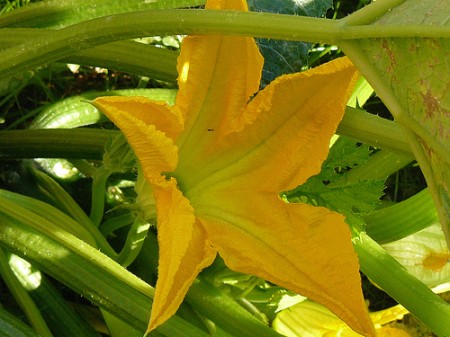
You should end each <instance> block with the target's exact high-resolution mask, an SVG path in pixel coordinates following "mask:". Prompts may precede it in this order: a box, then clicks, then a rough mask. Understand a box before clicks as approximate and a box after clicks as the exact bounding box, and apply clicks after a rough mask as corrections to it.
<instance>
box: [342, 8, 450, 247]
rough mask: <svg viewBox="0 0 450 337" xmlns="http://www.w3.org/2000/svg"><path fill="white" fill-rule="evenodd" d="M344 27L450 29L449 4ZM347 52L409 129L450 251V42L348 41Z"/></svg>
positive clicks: (395, 12)
mask: <svg viewBox="0 0 450 337" xmlns="http://www.w3.org/2000/svg"><path fill="white" fill-rule="evenodd" d="M355 19H356V20H355ZM344 21H346V22H347V23H348V24H349V25H348V26H349V27H347V28H350V26H351V25H354V24H361V23H364V24H370V26H371V28H377V29H379V30H380V31H381V30H386V29H392V28H396V29H398V30H399V31H400V29H401V28H402V27H405V26H406V25H411V24H415V25H418V26H419V25H420V26H427V27H428V26H429V27H430V29H431V27H433V28H445V27H449V25H450V21H449V20H448V3H447V2H446V1H436V0H425V1H422V0H410V1H407V2H403V3H401V4H400V5H398V6H396V7H393V8H391V9H390V10H387V8H386V11H385V12H384V13H379V15H378V17H376V18H374V17H369V18H367V17H364V16H361V15H359V16H355V17H354V18H351V17H348V19H347V20H344ZM400 36H401V35H400ZM431 36H433V35H431ZM341 46H342V48H343V50H344V51H345V53H346V54H347V55H349V57H350V58H351V59H352V60H353V62H354V63H355V65H356V66H357V67H358V68H359V70H360V71H361V72H362V74H363V75H364V76H365V77H366V79H367V80H368V81H369V83H370V84H371V85H372V86H373V88H374V89H375V91H376V92H377V94H378V95H379V96H380V97H381V99H382V100H383V101H384V103H385V104H386V106H387V107H388V108H389V110H390V111H391V113H392V115H393V116H394V117H395V119H396V121H397V122H398V123H399V124H400V125H401V126H402V127H403V128H404V131H405V134H406V136H407V138H408V140H409V142H410V145H411V148H412V150H413V152H414V154H415V156H416V158H417V161H418V162H419V164H420V166H421V169H422V172H423V173H424V175H425V178H426V180H427V183H428V185H429V188H430V192H431V193H432V195H433V199H434V201H435V203H436V208H437V210H438V213H439V217H440V220H441V224H442V228H443V231H444V233H445V234H446V239H447V244H448V245H449V246H450V223H449V219H450V196H449V189H450V133H449V132H448V130H449V128H450V96H449V95H448V93H449V91H450V80H449V77H448V62H447V59H448V55H449V53H450V40H449V39H448V38H432V37H428V38H416V37H396V38H393V37H377V38H366V39H358V40H353V41H342V43H341Z"/></svg>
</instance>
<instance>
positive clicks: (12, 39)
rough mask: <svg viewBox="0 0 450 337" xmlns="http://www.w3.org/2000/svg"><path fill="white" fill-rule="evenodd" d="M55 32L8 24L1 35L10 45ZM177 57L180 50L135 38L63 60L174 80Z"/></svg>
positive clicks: (1, 41)
mask: <svg viewBox="0 0 450 337" xmlns="http://www.w3.org/2000/svg"><path fill="white" fill-rule="evenodd" d="M54 32H55V31H54V30H50V29H38V28H22V29H11V28H4V29H3V30H2V35H1V37H0V46H1V48H2V49H6V48H7V47H13V46H17V45H20V44H22V43H26V42H27V41H30V40H34V39H37V38H43V37H45V36H47V35H48V34H52V33H54ZM177 57H178V53H177V52H176V51H171V50H168V49H164V48H159V47H156V46H152V45H147V44H144V43H139V42H134V41H118V42H112V43H108V44H105V45H103V46H99V47H95V48H92V49H88V50H82V51H79V52H78V53H74V54H73V55H70V56H68V57H66V58H63V59H61V60H59V61H60V62H64V63H73V64H83V65H91V66H96V67H102V68H107V69H115V70H119V71H124V72H129V73H132V74H136V75H142V76H148V77H152V78H157V79H159V80H163V81H169V82H174V81H175V80H176V78H177V76H178V74H177V70H176V63H177Z"/></svg>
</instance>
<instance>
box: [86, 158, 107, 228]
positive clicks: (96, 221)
mask: <svg viewBox="0 0 450 337" xmlns="http://www.w3.org/2000/svg"><path fill="white" fill-rule="evenodd" d="M110 174H111V170H110V169H109V168H107V167H105V166H104V165H103V166H101V167H99V168H98V170H97V171H96V172H95V173H94V175H93V176H92V200H91V214H90V216H89V217H90V219H91V221H92V224H93V225H94V226H95V227H98V226H99V225H100V223H101V221H102V218H103V213H104V209H105V190H106V182H107V181H108V178H109V176H110Z"/></svg>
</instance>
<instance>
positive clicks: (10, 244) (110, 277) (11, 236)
mask: <svg viewBox="0 0 450 337" xmlns="http://www.w3.org/2000/svg"><path fill="white" fill-rule="evenodd" d="M0 223H1V224H2V226H0V244H1V245H2V246H5V247H7V248H8V249H9V250H11V251H13V252H15V253H17V254H18V255H20V256H22V257H26V258H27V259H28V260H30V261H32V262H34V264H35V265H36V266H38V267H39V268H40V269H41V270H43V271H45V272H46V273H47V274H49V275H51V276H52V277H53V278H55V279H57V280H59V281H60V282H62V283H64V284H66V285H67V286H69V287H71V288H72V289H74V290H75V291H77V292H78V293H80V294H81V295H83V296H85V297H86V298H87V299H89V301H91V302H93V303H95V304H97V305H99V306H100V307H102V308H104V309H106V310H107V311H109V312H110V313H112V314H113V315H115V316H117V317H120V318H121V319H123V320H124V321H125V322H127V323H128V324H130V325H131V326H133V327H135V328H137V329H139V330H141V331H142V332H144V331H145V329H146V327H147V324H148V319H149V313H150V306H151V301H152V298H153V297H154V289H153V288H152V287H150V286H149V285H148V284H146V283H144V282H143V281H142V280H141V279H139V278H138V277H136V276H135V275H134V274H132V273H130V272H129V271H127V270H126V269H125V268H123V267H121V266H120V265H118V264H117V263H116V262H114V261H113V260H111V259H109V258H108V257H107V256H106V255H104V254H102V253H100V252H99V251H98V250H97V249H95V248H93V247H91V246H89V245H87V244H85V243H84V242H83V241H80V240H78V239H76V238H75V237H73V236H71V235H60V236H59V239H58V240H55V239H54V238H52V237H49V236H47V235H46V234H44V233H43V232H40V231H37V230H36V229H34V228H33V227H34V226H29V225H30V222H29V219H27V218H23V219H19V218H16V217H15V216H14V217H13V216H11V215H10V214H7V213H4V212H0ZM158 332H159V333H158ZM155 336H180V337H191V336H199V337H200V336H201V337H207V336H208V335H207V334H206V333H204V332H203V331H201V330H199V329H197V328H195V327H193V326H192V325H191V324H189V323H188V322H186V321H184V320H182V319H180V318H179V317H177V316H173V317H172V318H171V319H169V321H168V322H167V323H166V324H164V325H162V326H160V327H158V328H157V332H156V333H155Z"/></svg>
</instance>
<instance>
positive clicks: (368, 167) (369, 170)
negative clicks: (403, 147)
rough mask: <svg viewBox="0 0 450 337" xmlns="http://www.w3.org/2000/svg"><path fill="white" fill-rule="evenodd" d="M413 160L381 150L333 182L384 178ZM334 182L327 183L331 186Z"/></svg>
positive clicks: (338, 183)
mask: <svg viewBox="0 0 450 337" xmlns="http://www.w3.org/2000/svg"><path fill="white" fill-rule="evenodd" d="M412 161H413V158H412V157H411V156H408V155H403V154H400V153H395V152H390V151H385V150H381V151H378V152H376V153H374V154H373V155H371V156H370V158H369V160H368V161H367V162H366V163H365V164H364V165H361V166H357V167H356V168H352V169H351V170H350V171H349V172H347V173H346V174H345V175H344V176H343V179H340V180H339V181H337V182H336V183H335V184H336V185H342V184H347V185H349V184H354V183H357V182H358V181H361V180H377V179H386V178H387V177H388V176H389V175H391V174H393V173H395V172H397V171H398V170H400V169H401V168H403V167H404V166H406V165H408V164H409V163H411V162H412ZM335 184H329V185H328V186H333V185H335Z"/></svg>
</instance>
